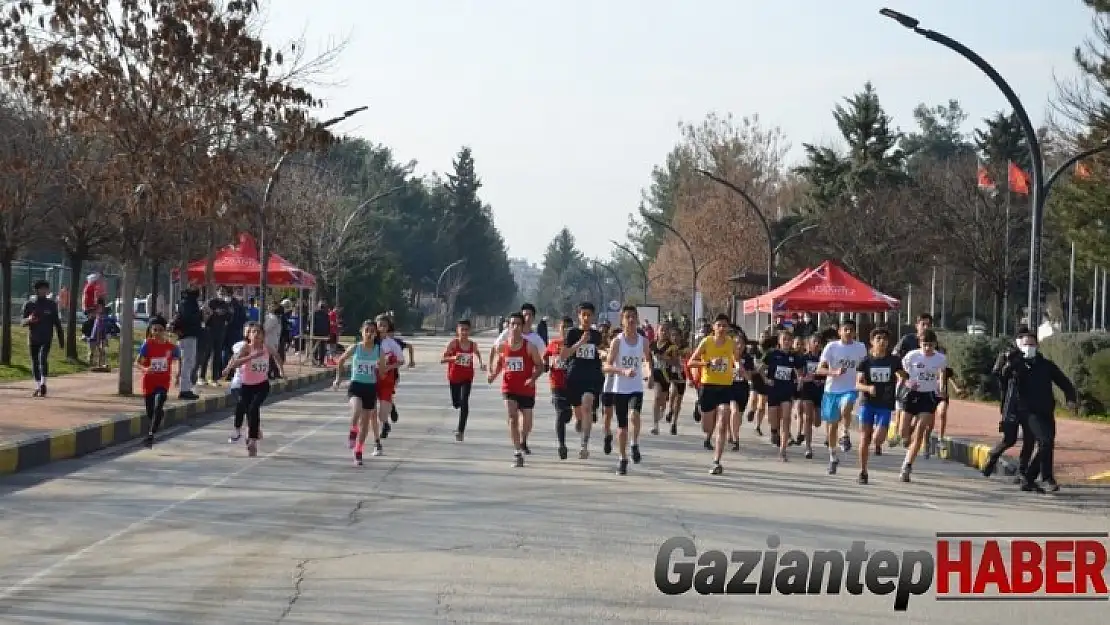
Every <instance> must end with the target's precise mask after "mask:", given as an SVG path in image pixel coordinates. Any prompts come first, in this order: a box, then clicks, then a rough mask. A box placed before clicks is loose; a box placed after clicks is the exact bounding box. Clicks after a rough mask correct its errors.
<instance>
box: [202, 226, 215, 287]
mask: <svg viewBox="0 0 1110 625" xmlns="http://www.w3.org/2000/svg"><path fill="white" fill-rule="evenodd" d="M204 287H205V297H206V298H212V297H215V296H216V227H215V226H214V225H212V224H209V225H208V246H207V251H206V252H205V254H204Z"/></svg>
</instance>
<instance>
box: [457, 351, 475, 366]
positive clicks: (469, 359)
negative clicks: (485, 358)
mask: <svg viewBox="0 0 1110 625" xmlns="http://www.w3.org/2000/svg"><path fill="white" fill-rule="evenodd" d="M473 358H474V357H473V355H472V354H455V364H456V365H458V366H460V367H472V366H474V365H473Z"/></svg>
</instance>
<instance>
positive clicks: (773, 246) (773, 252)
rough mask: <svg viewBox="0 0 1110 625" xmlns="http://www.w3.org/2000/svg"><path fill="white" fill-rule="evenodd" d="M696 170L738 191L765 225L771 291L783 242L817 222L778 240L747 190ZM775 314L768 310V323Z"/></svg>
mask: <svg viewBox="0 0 1110 625" xmlns="http://www.w3.org/2000/svg"><path fill="white" fill-rule="evenodd" d="M694 171H696V172H698V173H699V174H701V175H702V176H705V177H706V178H709V179H710V180H712V181H713V182H716V183H717V184H719V185H723V186H725V187H727V188H728V189H730V190H731V191H733V192H735V193H737V194H738V195H739V196H740V197H742V198H744V201H745V202H747V203H748V206H750V207H751V209H752V212H754V213H755V216H756V217H757V218H758V219H759V224H760V225H761V226H763V233H764V234H765V235H766V237H767V292H768V293H770V292H771V288H772V284H773V282H772V278H771V276H772V275H773V274H774V271H775V257H776V256H777V255H778V252H779V250H780V249H782V246H783V244H785V243H787V242H788V241H792V240H794V239H796V238H798V237H800V236H802V235H803V234H805V233H806V232H809V231H810V230H813V229H814V228H816V227H817V226H816V224H812V225H809V226H805V227H804V228H802V229H800V230H798V231H797V232H795V233H793V234H790V235H788V236H786V237H783V239H782V240H781V241H777V242H776V241H775V232H774V230H773V229H772V228H771V221H770V220H769V219H767V215H766V213H764V212H763V209H762V208H760V206H759V204H757V203H756V201H755V200H754V199H752V196H751V195H750V194H749V193H748V192H747V191H745V190H744V189H743V188H741V187H740V186H738V185H736V184H733V183H732V182H729V181H728V180H725V179H724V178H721V177H720V176H718V175H716V174H714V173H712V172H709V171H706V170H704V169H696V170H694ZM773 315H774V313H773V311H771V310H768V311H767V325H771V323H772V322H773V318H772V316H773ZM758 323H759V320H758V319H756V325H758Z"/></svg>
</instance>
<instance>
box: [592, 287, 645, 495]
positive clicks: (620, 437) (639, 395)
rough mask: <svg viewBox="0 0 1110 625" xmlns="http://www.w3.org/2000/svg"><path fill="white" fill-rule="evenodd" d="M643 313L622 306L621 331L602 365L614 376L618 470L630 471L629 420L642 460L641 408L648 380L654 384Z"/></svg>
mask: <svg viewBox="0 0 1110 625" xmlns="http://www.w3.org/2000/svg"><path fill="white" fill-rule="evenodd" d="M639 317H640V315H639V312H638V311H637V310H636V307H635V306H625V307H624V308H623V309H621V327H622V331H621V333H620V334H618V335H617V336H616V338H614V339H613V342H612V343H611V344H610V345H609V356H608V358H607V359H606V364H605V366H604V367H603V368H602V371H604V372H605V373H607V374H610V375H612V376H614V378H613V384H612V387H611V391H610V392H611V393H612V395H611V397H612V404H613V411H614V412H615V413H616V416H617V448H618V450H619V451H620V462H619V464H618V466H617V474H618V475H625V474H627V473H628V454H627V452H628V422H629V418H630V417H631V421H632V461H633V462H635V463H636V464H639V463H640V460H641V456H640V411H641V410H642V409H643V407H644V381H647V382H648V388H651V384H652V379H651V349H650V347H649V345H648V341H647V339H646V338H644V337H643V336H641V335H640V334H639V333H638V332H636V328H638V327H639V325H640V318H639Z"/></svg>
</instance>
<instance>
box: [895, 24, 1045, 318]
mask: <svg viewBox="0 0 1110 625" xmlns="http://www.w3.org/2000/svg"><path fill="white" fill-rule="evenodd" d="M879 14H880V15H882V16H883V17H889V18H890V19H892V20H894V21H896V22H898V23H899V24H901V25H902V26H904V27H906V28H908V29H910V30H912V31H913V32H915V33H917V34H918V35H921V36H922V37H924V38H926V39H928V40H929V41H933V42H936V43H939V44H940V45H942V46H944V47H946V48H948V49H949V50H952V51H953V52H955V53H956V54H959V55H960V56H962V57H964V58H965V59H967V60H968V61H971V63H972V64H973V65H975V67H977V68H979V71H981V72H983V73H984V74H986V75H987V77H988V78H990V79H991V81H992V82H993V83H994V84H995V86H997V87H998V89H999V90H1000V91H1002V94H1003V95H1004V96H1006V101H1007V102H1009V103H1010V106H1012V107H1013V109H1014V115H1016V116H1017V118H1018V122H1019V123H1020V124H1021V134H1022V135H1023V136H1024V137H1025V142H1026V145H1028V146H1029V156H1030V160H1031V161H1032V163H1033V167H1032V172H1031V173H1032V178H1033V180H1032V185H1031V186H1032V189H1030V194H1029V196H1030V208H1029V211H1030V228H1029V230H1030V234H1029V296H1028V302H1027V306H1028V307H1029V325H1030V326H1032V327H1033V328H1036V327H1037V326H1038V325H1040V320H1041V310H1040V307H1041V239H1042V237H1043V232H1042V231H1043V229H1044V206H1045V200H1046V199H1047V197H1048V190H1049V189H1048V186H1049V185H1047V184H1046V183H1045V175H1044V174H1045V171H1044V154H1043V152H1042V151H1041V143H1040V140H1039V139H1038V138H1037V131H1036V129H1035V128H1034V127H1033V122H1032V121H1031V120H1030V119H1029V114H1028V113H1027V112H1026V111H1025V106H1024V105H1022V103H1021V99H1020V98H1018V96H1017V94H1016V93H1014V90H1013V88H1011V87H1010V85H1009V84H1008V83H1007V82H1006V80H1005V79H1003V78H1002V75H1001V74H999V73H998V70H996V69H995V68H994V67H992V66H991V65H990V63H987V62H986V60H984V59H983V57H981V56H979V55H978V54H976V53H975V52H974V51H973V50H971V49H970V48H968V47H967V46H965V45H964V44H962V43H960V42H959V41H956V40H955V39H952V38H951V37H948V36H947V35H943V34H941V33H938V32H936V31H933V30H928V29H925V28H921V27H920V26H919V24H920V23H921V22H920V21H918V20H917V19H916V18H913V17H910V16H908V15H905V14H903V13H899V12H897V11H892V10H891V9H881V10H880V11H879Z"/></svg>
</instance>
